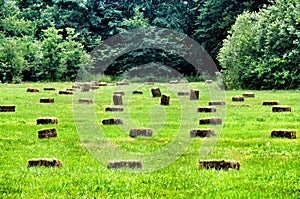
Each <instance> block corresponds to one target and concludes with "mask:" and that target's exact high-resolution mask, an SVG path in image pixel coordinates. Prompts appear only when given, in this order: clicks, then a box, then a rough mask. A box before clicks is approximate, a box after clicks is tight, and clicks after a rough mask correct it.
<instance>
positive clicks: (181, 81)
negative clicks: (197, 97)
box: [180, 79, 189, 84]
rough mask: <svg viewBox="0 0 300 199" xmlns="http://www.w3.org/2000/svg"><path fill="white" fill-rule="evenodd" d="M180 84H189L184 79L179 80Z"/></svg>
mask: <svg viewBox="0 0 300 199" xmlns="http://www.w3.org/2000/svg"><path fill="white" fill-rule="evenodd" d="M180 83H182V84H186V83H189V81H188V80H186V79H182V80H180Z"/></svg>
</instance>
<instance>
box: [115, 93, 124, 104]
mask: <svg viewBox="0 0 300 199" xmlns="http://www.w3.org/2000/svg"><path fill="white" fill-rule="evenodd" d="M113 103H114V105H123V100H122V95H120V94H114V95H113Z"/></svg>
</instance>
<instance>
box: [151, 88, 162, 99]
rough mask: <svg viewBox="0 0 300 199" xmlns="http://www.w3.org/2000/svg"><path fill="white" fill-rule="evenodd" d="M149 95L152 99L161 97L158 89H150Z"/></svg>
mask: <svg viewBox="0 0 300 199" xmlns="http://www.w3.org/2000/svg"><path fill="white" fill-rule="evenodd" d="M151 93H152V96H153V97H161V92H160V89H159V88H158V87H155V88H151Z"/></svg>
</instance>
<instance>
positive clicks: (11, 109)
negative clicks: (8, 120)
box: [0, 105, 16, 112]
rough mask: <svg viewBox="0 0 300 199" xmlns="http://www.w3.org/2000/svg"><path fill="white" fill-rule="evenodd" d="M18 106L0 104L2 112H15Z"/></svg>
mask: <svg viewBox="0 0 300 199" xmlns="http://www.w3.org/2000/svg"><path fill="white" fill-rule="evenodd" d="M15 111H16V106H10V105H2V106H0V112H15Z"/></svg>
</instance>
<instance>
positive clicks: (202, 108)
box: [197, 106, 217, 113]
mask: <svg viewBox="0 0 300 199" xmlns="http://www.w3.org/2000/svg"><path fill="white" fill-rule="evenodd" d="M216 111H217V108H216V107H214V106H200V107H198V108H197V112H205V113H209V112H216Z"/></svg>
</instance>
